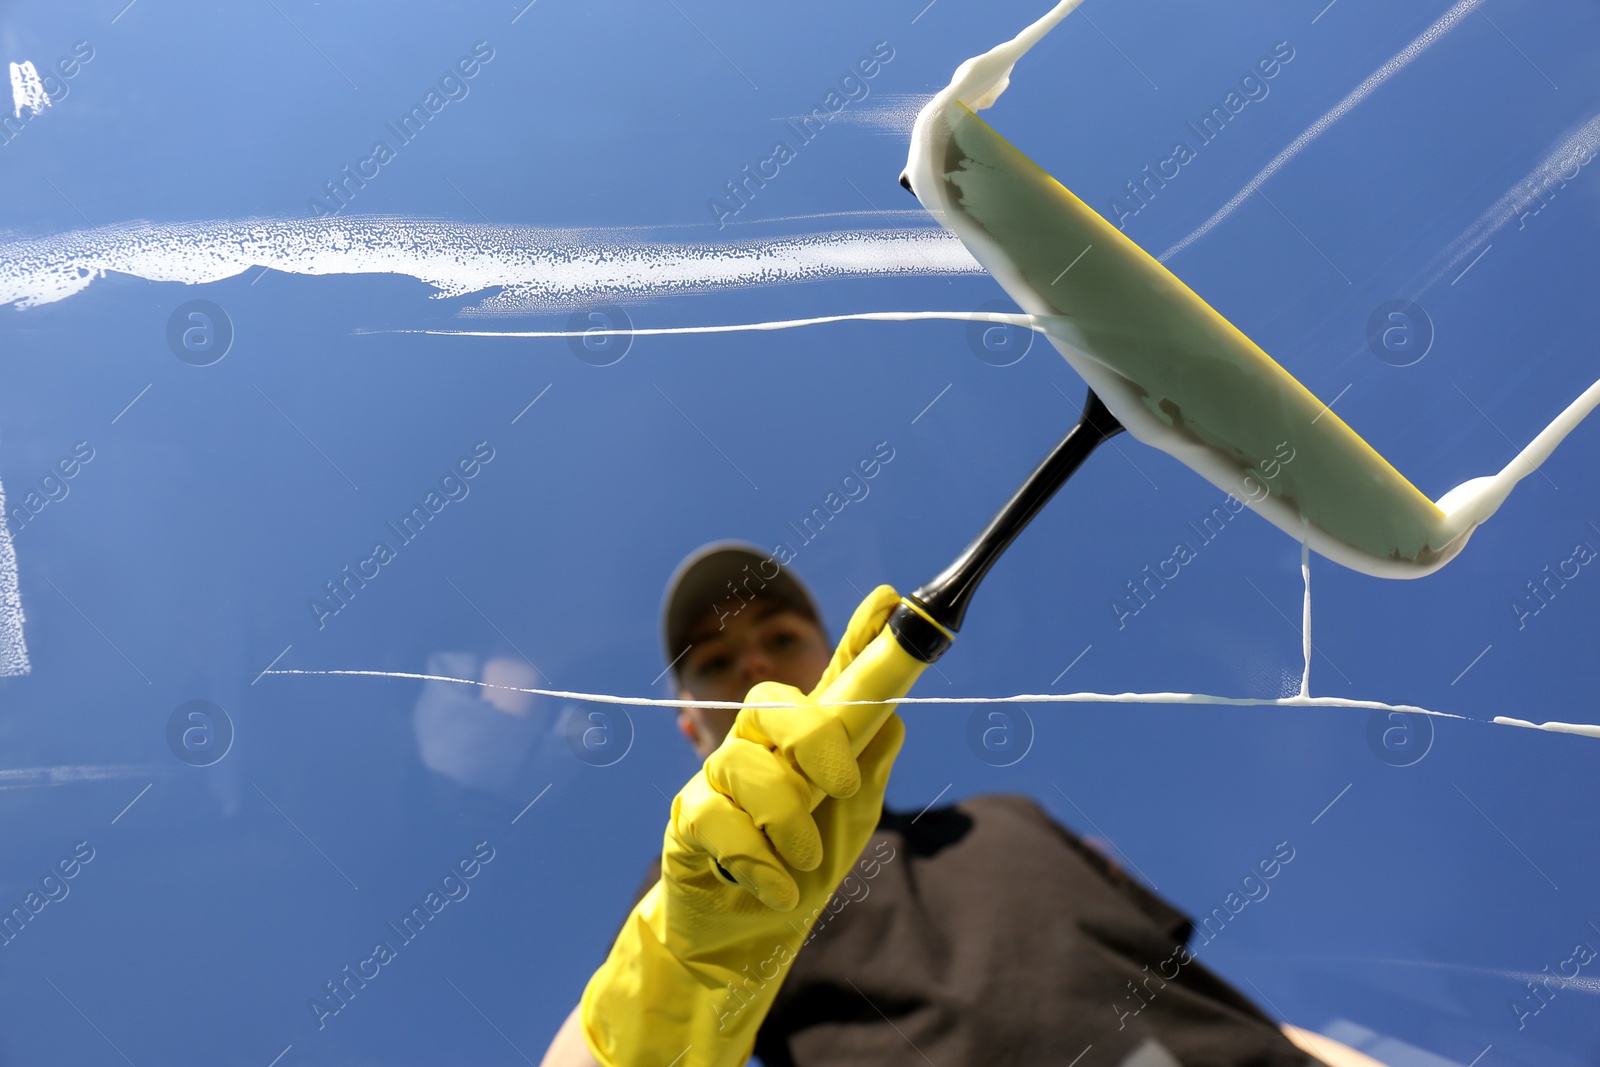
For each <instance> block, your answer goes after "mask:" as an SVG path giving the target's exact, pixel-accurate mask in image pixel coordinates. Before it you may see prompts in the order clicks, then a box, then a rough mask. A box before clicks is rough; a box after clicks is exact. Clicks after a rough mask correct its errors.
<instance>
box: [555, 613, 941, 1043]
mask: <svg viewBox="0 0 1600 1067" xmlns="http://www.w3.org/2000/svg"><path fill="white" fill-rule="evenodd" d="M899 602H900V597H899V594H897V593H896V592H895V591H894V590H893V589H891V588H890V587H889V586H880V587H878V588H877V589H875V590H873V592H872V593H871V594H870V595H869V596H868V597H867V599H866V600H865V601H863V602H862V604H861V606H860V607H858V608H857V609H856V612H855V614H854V615H853V616H852V617H851V619H850V625H849V627H848V628H847V629H846V631H845V635H844V638H843V639H842V640H841V641H840V644H839V648H838V649H837V650H836V651H835V653H834V657H833V662H832V663H830V664H829V666H828V670H827V672H826V673H825V674H824V675H823V677H822V680H821V681H820V682H819V683H818V685H817V687H816V689H814V690H813V691H812V693H811V694H810V695H809V696H808V695H806V694H803V693H801V692H800V691H799V690H797V689H793V688H791V687H789V686H784V685H779V684H777V683H772V682H764V683H762V684H760V685H757V686H755V687H754V688H752V689H751V690H750V692H749V694H748V695H747V696H746V700H747V701H748V702H749V703H751V704H761V703H793V704H797V705H800V706H799V707H795V708H758V707H745V708H743V709H741V710H740V712H739V715H738V718H737V719H736V720H735V722H734V726H733V729H732V730H731V731H730V732H729V734H728V736H727V738H726V739H725V740H724V741H723V743H722V745H721V747H720V748H718V749H717V750H716V751H715V752H713V753H712V754H711V756H710V757H709V758H707V760H706V762H705V766H704V767H702V768H701V770H700V771H699V772H698V773H696V774H695V776H694V777H693V778H692V779H690V780H689V783H688V784H687V785H685V786H684V787H683V789H682V790H681V791H680V792H679V793H678V795H677V797H676V798H674V799H673V802H672V816H671V818H670V820H669V821H668V824H667V830H666V834H665V837H664V839H663V842H662V852H661V879H660V881H658V882H657V883H656V884H655V885H654V886H653V887H652V888H651V889H650V891H649V892H648V893H646V894H645V896H644V898H643V899H642V900H641V901H640V902H639V904H638V906H637V907H635V908H634V910H633V913H632V914H631V915H629V916H628V921H627V923H626V924H625V925H624V927H623V929H622V932H621V933H620V934H619V935H618V936H617V940H616V942H615V944H613V945H612V948H611V954H610V956H609V957H608V958H607V959H606V962H605V963H604V964H603V965H602V966H601V968H600V969H599V970H598V971H596V972H595V974H594V977H593V978H591V979H590V981H589V984H588V987H587V988H586V989H585V990H584V993H583V999H582V1001H581V1002H580V1005H579V1014H580V1017H581V1020H582V1024H583V1034H584V1038H585V1040H586V1041H587V1043H588V1045H589V1049H590V1051H591V1052H593V1053H594V1056H595V1058H596V1059H597V1060H599V1061H600V1063H602V1064H604V1065H605V1067H644V1065H659V1067H667V1065H669V1064H671V1065H676V1067H690V1065H721V1064H730V1065H732V1064H742V1063H744V1062H745V1060H746V1059H748V1058H749V1055H750V1052H751V1049H752V1048H753V1047H754V1045H755V1035H756V1031H757V1029H758V1028H759V1027H760V1025H761V1020H762V1019H763V1018H765V1017H766V1013H767V1010H768V1009H769V1008H770V1007H771V1005H772V1001H773V999H774V998H775V997H776V996H777V993H778V987H779V986H780V985H781V984H782V981H783V976H784V975H785V974H786V973H787V971H788V967H789V964H790V962H791V961H792V960H793V959H794V955H795V953H796V952H797V951H798V950H799V948H800V945H801V944H802V943H804V941H805V939H806V937H807V936H808V934H809V933H810V930H811V926H812V924H813V923H814V922H815V920H816V918H817V916H818V915H819V914H821V910H822V907H823V905H825V904H826V903H827V901H828V898H829V897H830V896H832V894H833V892H834V890H835V889H837V888H838V886H839V883H840V882H842V881H843V880H844V877H845V875H846V874H848V873H849V871H850V868H851V867H852V866H853V865H854V864H855V862H856V860H857V859H859V858H860V855H861V850H862V849H863V848H864V847H865V846H866V843H867V839H868V838H869V837H870V836H871V835H872V831H873V830H874V829H875V828H876V827H877V824H878V817H879V814H880V812H881V811H882V808H883V792H884V788H885V786H886V785H887V784H888V780H889V770H890V768H891V767H892V766H893V764H894V758H895V756H896V754H898V753H899V751H900V745H901V742H902V741H903V740H904V737H905V726H904V724H903V723H902V722H901V721H900V717H899V716H898V715H895V714H894V713H893V712H892V711H889V712H888V713H887V718H885V719H883V723H882V725H881V726H880V727H878V729H877V732H876V734H875V735H873V736H872V737H871V739H870V741H868V742H867V743H866V745H865V747H864V748H862V749H861V751H860V755H859V756H857V755H856V754H855V753H854V749H856V748H858V747H859V746H860V744H861V738H860V737H859V736H855V735H853V734H852V732H851V730H852V727H854V728H855V729H856V730H857V731H858V732H859V731H861V729H862V726H861V723H862V722H870V721H873V720H875V719H877V718H878V717H879V716H878V715H877V714H867V715H864V714H862V713H863V712H864V711H865V710H867V709H863V708H861V707H852V708H838V707H830V706H829V702H830V701H842V700H873V701H882V702H885V703H887V702H889V701H892V700H894V699H896V698H898V697H901V696H904V695H905V694H906V692H907V691H909V690H910V688H911V685H912V683H913V682H915V681H916V679H917V676H918V675H919V674H921V672H922V669H923V667H924V666H926V665H925V664H923V663H922V662H921V661H919V660H916V659H914V658H913V657H912V656H910V655H909V654H907V653H906V652H905V651H903V650H902V649H901V648H900V646H899V645H898V644H897V643H896V642H895V639H894V637H893V635H892V634H890V633H889V632H888V631H887V629H886V628H885V620H886V619H887V618H888V615H889V612H890V611H892V610H893V609H894V607H895V606H896V604H898V603H899ZM871 710H872V711H873V712H880V713H881V711H882V705H879V706H878V707H877V708H874V709H871ZM813 787H815V788H816V789H818V790H820V791H821V793H822V794H823V795H824V799H822V801H821V803H820V804H817V806H816V809H815V811H812V810H811V806H812V804H813V796H814V789H813ZM724 872H725V873H724Z"/></svg>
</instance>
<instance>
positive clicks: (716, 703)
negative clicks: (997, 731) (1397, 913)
mask: <svg viewBox="0 0 1600 1067" xmlns="http://www.w3.org/2000/svg"><path fill="white" fill-rule="evenodd" d="M268 674H281V675H291V674H300V675H343V676H350V677H362V678H399V679H403V680H410V681H422V682H456V683H459V684H461V685H476V686H481V687H484V688H488V689H504V690H507V691H508V692H515V693H528V694H530V695H532V696H543V697H552V698H555V699H558V700H583V701H588V702H590V703H595V704H624V705H628V706H630V707H646V708H686V707H697V708H727V709H729V710H734V711H736V710H738V709H739V708H746V707H748V708H794V707H800V706H801V705H798V704H791V703H784V702H781V701H768V702H764V703H763V702H756V703H744V702H741V701H734V700H674V699H671V698H667V697H628V696H618V695H615V694H612V693H582V692H575V691H572V690H567V689H538V688H531V687H530V688H523V687H521V686H511V685H497V684H495V683H493V682H480V681H478V680H477V679H475V678H450V677H446V676H444V675H438V674H413V673H410V672H408V671H363V670H299V669H288V668H283V669H274V670H269V671H264V672H263V675H268ZM880 703H882V701H878V700H841V701H839V702H838V704H836V705H834V706H835V707H852V706H855V705H868V704H880ZM895 703H896V704H897V705H898V704H909V705H916V704H1167V705H1172V704H1201V705H1222V706H1226V707H1262V708H1355V709H1362V710H1371V711H1399V712H1406V713H1408V714H1412V715H1431V716H1434V717H1435V718H1440V719H1458V720H1460V721H1462V722H1476V723H1483V722H1485V720H1483V719H1474V718H1472V717H1471V716H1468V715H1457V714H1455V713H1454V712H1448V711H1433V710H1430V709H1428V708H1423V707H1418V706H1417V705H1415V704H1387V703H1384V702H1383V701H1381V700H1353V699H1349V698H1346V697H1306V696H1292V697H1278V698H1276V699H1271V698H1265V697H1223V696H1212V695H1211V694H1208V693H1018V694H1015V695H1013V696H1001V697H982V696H977V697H901V698H900V699H899V700H896V701H895ZM1492 722H1493V723H1494V724H1497V725H1500V726H1521V727H1526V728H1529V729H1534V730H1561V731H1562V732H1565V733H1575V734H1584V735H1587V736H1590V737H1600V726H1589V725H1585V724H1582V723H1578V724H1572V723H1546V724H1544V725H1543V726H1540V725H1537V724H1534V723H1530V722H1526V721H1525V720H1522V719H1512V718H1509V717H1507V716H1504V715H1500V716H1496V717H1495V718H1494V719H1493V720H1492Z"/></svg>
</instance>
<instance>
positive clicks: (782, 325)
mask: <svg viewBox="0 0 1600 1067" xmlns="http://www.w3.org/2000/svg"><path fill="white" fill-rule="evenodd" d="M1042 318H1043V316H1037V315H1026V314H1023V313H1021V312H1015V313H1013V312H1006V311H862V312H856V313H854V314H849V315H818V316H816V317H815V318H809V319H774V320H771V321H769V322H741V323H733V324H723V325H712V326H643V327H637V328H629V329H615V330H602V329H588V330H428V329H401V330H361V331H358V332H360V333H421V334H429V335H432V336H435V337H661V336H670V335H674V334H701V333H743V332H747V331H750V330H758V331H759V330H792V329H795V328H797V327H800V326H819V325H823V324H825V323H830V322H921V321H926V320H932V319H946V320H955V321H957V322H999V323H1005V324H1007V325H1011V326H1021V327H1024V328H1026V329H1030V330H1035V331H1038V332H1041V333H1042V332H1044V331H1045V329H1046V327H1045V326H1044V325H1043V324H1042V322H1041V319H1042Z"/></svg>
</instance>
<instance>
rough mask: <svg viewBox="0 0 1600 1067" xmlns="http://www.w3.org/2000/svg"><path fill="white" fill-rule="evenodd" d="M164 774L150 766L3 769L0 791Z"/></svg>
mask: <svg viewBox="0 0 1600 1067" xmlns="http://www.w3.org/2000/svg"><path fill="white" fill-rule="evenodd" d="M162 773H165V772H164V770H162V769H161V768H157V767H152V766H144V765H140V764H132V763H114V764H100V765H96V764H63V765H61V766H57V767H7V768H4V769H0V791H5V790H10V789H37V788H41V787H50V786H62V785H76V784H78V783H80V782H113V781H120V780H123V779H139V778H150V777H152V776H153V775H158V774H162Z"/></svg>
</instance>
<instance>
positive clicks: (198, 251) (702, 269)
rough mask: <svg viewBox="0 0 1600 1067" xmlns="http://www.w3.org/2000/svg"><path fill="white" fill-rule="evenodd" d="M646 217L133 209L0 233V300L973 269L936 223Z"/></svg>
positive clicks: (612, 286)
mask: <svg viewBox="0 0 1600 1067" xmlns="http://www.w3.org/2000/svg"><path fill="white" fill-rule="evenodd" d="M651 232H654V231H647V230H644V229H606V230H600V229H589V230H555V229H539V228H533V227H501V226H490V225H481V224H469V223H457V222H448V221H443V220H434V219H413V218H397V217H390V216H370V215H364V216H343V217H339V218H329V219H246V220H241V221H226V220H223V221H212V222H189V223H149V222H136V223H127V224H122V225H117V226H109V227H102V228H99V229H92V230H74V231H71V232H68V233H62V234H54V235H50V236H45V237H36V238H15V239H12V240H10V241H5V242H0V304H14V305H16V306H17V307H24V308H26V307H36V306H38V305H41V304H49V303H54V302H56V301H59V300H63V299H65V298H67V297H69V296H72V295H73V294H75V293H79V292H82V291H83V290H84V289H86V288H88V287H89V285H90V284H91V283H92V282H94V281H95V279H97V278H103V277H105V276H106V274H108V273H112V272H115V273H120V274H127V275H131V276H133V277H137V278H144V279H147V280H150V281H158V282H180V283H184V284H188V285H201V284H205V283H208V282H215V281H220V280H223V279H225V278H232V277H236V276H238V275H240V274H243V273H244V272H245V271H247V270H250V269H252V268H257V267H268V268H271V269H273V270H277V271H282V272H284V273H287V274H299V275H313V276H320V275H333V274H397V275H404V276H409V277H413V278H416V279H418V280H419V281H422V282H425V283H427V284H428V285H430V286H432V287H433V288H434V290H435V292H434V294H433V295H434V296H435V297H436V298H440V299H443V298H452V297H461V296H467V295H469V294H473V293H484V292H485V291H487V290H493V289H496V288H498V289H499V290H500V291H499V292H497V293H489V294H488V295H485V296H484V297H483V299H481V300H480V301H479V302H478V303H477V304H476V305H475V306H473V307H471V308H468V309H466V311H467V313H469V314H522V313H528V312H538V311H550V310H558V309H568V308H575V307H581V306H585V305H588V304H592V303H594V302H595V301H597V300H615V301H619V302H628V301H640V300H646V299H651V298H655V297H662V296H668V295H674V294H680V293H690V292H705V291H707V290H717V289H735V288H747V287H754V286H767V285H780V284H793V283H797V282H808V281H819V280H823V279H828V278H856V277H866V276H888V275H949V274H979V273H982V270H983V268H981V267H980V266H978V264H977V261H976V260H974V259H973V258H972V256H971V254H970V253H969V252H967V250H966V248H965V247H964V246H963V245H962V244H961V242H960V241H959V240H957V239H956V238H955V237H953V236H952V235H950V234H948V233H946V232H944V231H943V230H940V229H937V228H934V227H918V228H906V229H876V230H854V231H840V232H831V233H821V234H797V235H793V236H783V237H772V238H750V239H744V240H736V241H716V242H705V243H691V242H684V241H659V240H652V239H650V238H649V237H648V236H647V234H649V233H651Z"/></svg>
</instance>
